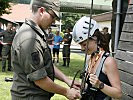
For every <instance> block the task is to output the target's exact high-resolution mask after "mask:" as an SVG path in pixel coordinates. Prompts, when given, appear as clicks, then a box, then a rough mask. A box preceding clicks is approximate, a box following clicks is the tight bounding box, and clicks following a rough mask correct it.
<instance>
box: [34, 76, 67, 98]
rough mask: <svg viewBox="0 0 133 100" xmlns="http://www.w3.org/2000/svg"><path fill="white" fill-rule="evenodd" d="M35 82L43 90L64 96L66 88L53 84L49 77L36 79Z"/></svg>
mask: <svg viewBox="0 0 133 100" xmlns="http://www.w3.org/2000/svg"><path fill="white" fill-rule="evenodd" d="M35 84H36V85H37V86H39V87H40V88H41V89H43V90H45V91H48V92H51V93H56V94H61V95H64V96H66V93H67V89H66V88H64V87H62V86H60V85H58V84H55V83H54V82H53V81H52V80H51V79H50V78H49V77H45V78H43V79H40V80H37V81H35Z"/></svg>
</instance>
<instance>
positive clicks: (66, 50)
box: [63, 28, 72, 67]
mask: <svg viewBox="0 0 133 100" xmlns="http://www.w3.org/2000/svg"><path fill="white" fill-rule="evenodd" d="M70 32H71V30H70V28H67V29H66V34H65V35H64V38H63V41H64V46H63V66H66V62H67V67H69V63H70V45H71V42H72V34H70Z"/></svg>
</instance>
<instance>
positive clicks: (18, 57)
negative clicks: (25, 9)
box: [11, 20, 54, 98]
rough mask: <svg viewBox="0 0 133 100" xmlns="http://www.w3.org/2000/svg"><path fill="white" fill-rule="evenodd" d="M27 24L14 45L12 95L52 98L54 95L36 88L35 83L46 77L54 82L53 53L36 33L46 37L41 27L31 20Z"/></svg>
mask: <svg viewBox="0 0 133 100" xmlns="http://www.w3.org/2000/svg"><path fill="white" fill-rule="evenodd" d="M26 23H27V24H26ZM26 23H24V24H23V25H22V26H21V28H20V29H19V31H18V33H17V34H16V36H15V38H14V41H13V44H12V66H13V70H14V77H13V80H14V81H13V85H12V89H11V94H12V96H17V97H20V98H21V97H22V98H23V97H26V96H31V95H34V96H39V95H40V96H44V97H50V96H51V95H52V94H51V93H49V92H47V91H44V90H43V89H41V88H39V87H38V86H36V85H35V84H34V81H36V80H39V79H42V78H44V77H46V76H48V77H49V78H50V79H51V80H54V68H53V64H52V57H51V53H50V50H49V48H48V46H47V43H46V42H45V41H43V39H42V38H41V37H40V36H39V35H38V34H37V33H36V31H38V32H39V33H40V34H42V35H43V36H44V33H43V31H42V30H41V29H40V27H39V26H37V25H36V24H35V23H34V22H32V21H30V20H29V21H26ZM28 24H29V25H28ZM30 26H33V27H34V28H35V30H36V31H35V30H33V29H32V28H31V27H30ZM44 38H45V36H44Z"/></svg>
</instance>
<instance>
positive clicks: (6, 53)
mask: <svg viewBox="0 0 133 100" xmlns="http://www.w3.org/2000/svg"><path fill="white" fill-rule="evenodd" d="M12 26H13V25H12V23H8V24H7V28H6V30H5V31H4V32H2V33H1V34H0V37H2V36H3V43H2V44H3V47H2V72H5V68H6V60H7V58H8V69H7V70H8V71H11V45H12V41H13V38H14V36H15V34H14V32H12V30H11V29H12Z"/></svg>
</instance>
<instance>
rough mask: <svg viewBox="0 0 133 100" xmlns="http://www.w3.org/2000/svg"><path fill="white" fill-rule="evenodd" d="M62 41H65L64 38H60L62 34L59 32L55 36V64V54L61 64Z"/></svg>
mask: <svg viewBox="0 0 133 100" xmlns="http://www.w3.org/2000/svg"><path fill="white" fill-rule="evenodd" d="M62 41H63V38H62V37H61V36H60V32H59V31H58V30H57V31H56V35H55V36H54V46H53V63H55V54H56V55H57V63H59V51H60V43H61V42H62Z"/></svg>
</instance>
